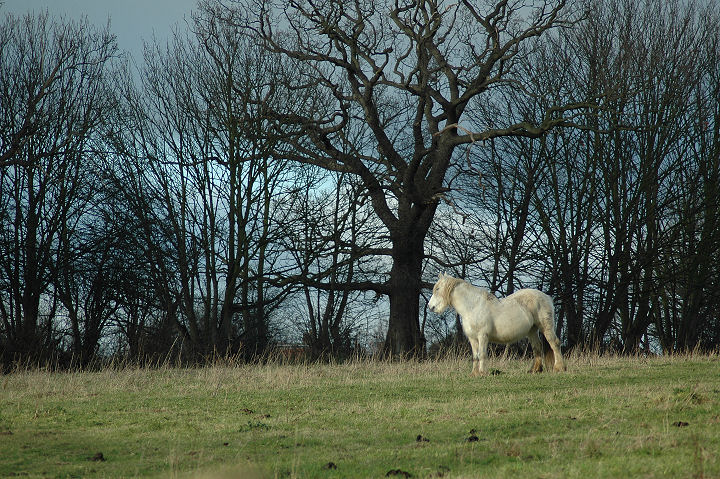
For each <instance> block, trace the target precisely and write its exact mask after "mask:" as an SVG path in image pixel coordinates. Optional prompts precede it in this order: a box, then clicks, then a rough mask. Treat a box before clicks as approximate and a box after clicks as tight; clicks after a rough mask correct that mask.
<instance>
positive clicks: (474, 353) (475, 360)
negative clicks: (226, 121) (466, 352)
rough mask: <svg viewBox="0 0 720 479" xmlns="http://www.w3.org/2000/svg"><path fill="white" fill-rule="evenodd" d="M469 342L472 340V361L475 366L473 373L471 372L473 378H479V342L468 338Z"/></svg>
mask: <svg viewBox="0 0 720 479" xmlns="http://www.w3.org/2000/svg"><path fill="white" fill-rule="evenodd" d="M468 340H470V348H471V349H472V360H473V366H472V371H471V372H470V375H471V376H477V375H479V374H480V369H479V368H478V348H479V344H478V340H477V338H470V337H468Z"/></svg>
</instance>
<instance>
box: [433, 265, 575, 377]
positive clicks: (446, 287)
mask: <svg viewBox="0 0 720 479" xmlns="http://www.w3.org/2000/svg"><path fill="white" fill-rule="evenodd" d="M428 306H429V307H430V311H432V312H435V313H442V312H443V311H445V309H446V308H447V307H448V306H452V307H453V308H455V311H457V312H458V314H460V317H461V319H462V327H463V331H464V332H465V336H467V338H468V339H469V340H470V346H471V347H472V352H473V369H472V375H473V376H477V375H480V374H483V375H484V374H487V365H486V359H487V346H488V342H490V341H492V342H493V343H502V344H508V343H514V342H515V341H518V340H520V339H522V338H524V337H527V338H528V339H529V340H530V345H531V346H532V350H533V355H534V356H535V360H534V363H533V366H532V368H531V369H530V372H541V371H542V369H543V343H542V340H541V339H540V337H539V336H538V332H541V333H542V334H543V335H544V336H545V338H546V339H547V341H548V343H549V344H550V348H551V349H550V350H549V351H548V352H547V357H546V359H547V361H548V363H553V362H554V364H553V369H554V370H555V371H565V370H566V368H565V362H564V361H563V357H562V352H561V351H560V340H559V339H558V337H557V336H556V335H555V310H554V308H553V303H552V299H551V298H550V296H548V295H547V294H545V293H543V292H542V291H538V290H537V289H521V290H519V291H516V292H515V293H513V294H511V295H510V296H508V297H506V298H504V299H497V298H496V297H495V296H494V295H492V294H490V293H489V292H488V291H487V290H486V289H484V288H477V287H475V286H473V285H471V284H470V283H468V282H466V281H463V280H462V279H458V278H453V277H452V276H448V275H445V274H442V273H441V274H440V276H439V278H438V281H437V283H435V286H434V287H433V294H432V297H431V298H430V302H429V303H428Z"/></svg>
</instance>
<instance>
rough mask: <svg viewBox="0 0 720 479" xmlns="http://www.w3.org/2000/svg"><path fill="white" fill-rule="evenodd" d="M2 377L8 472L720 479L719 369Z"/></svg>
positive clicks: (0, 426)
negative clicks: (475, 376) (713, 478)
mask: <svg viewBox="0 0 720 479" xmlns="http://www.w3.org/2000/svg"><path fill="white" fill-rule="evenodd" d="M567 363H568V364H567V366H568V371H567V372H565V373H543V374H528V373H526V370H527V369H528V367H529V366H530V362H529V361H528V360H518V359H505V360H503V359H502V358H491V359H490V364H489V366H490V369H491V371H493V372H494V373H495V374H493V375H490V376H486V377H480V378H474V377H470V374H469V373H470V368H471V363H470V358H469V357H467V358H461V359H457V358H451V359H445V360H438V361H425V362H383V361H357V362H349V363H345V364H330V365H303V364H300V365H283V364H277V363H274V364H273V363H271V364H266V365H255V366H248V365H237V366H235V365H225V366H214V367H207V368H195V369H173V368H159V369H154V370H146V369H137V368H121V369H106V370H103V371H100V372H65V373H51V372H46V371H37V370H28V371H18V372H15V373H13V374H9V375H6V376H0V381H1V384H0V477H30V478H35V477H58V478H65V477H103V478H109V477H163V478H168V477H178V478H186V477H187V478H226V477H228V478H229V477H258V478H265V477H267V478H274V477H278V478H284V477H290V478H292V477H298V478H312V477H318V478H340V477H378V478H379V477H415V478H430V477H433V478H438V477H444V478H472V477H485V478H503V477H530V478H534V477H537V478H561V477H562V478H565V477H571V478H572V477H575V478H589V477H600V478H602V477H608V478H609V477H668V478H670V477H672V478H710V477H720V457H719V456H718V455H717V454H716V452H717V451H720V358H719V357H718V356H717V355H712V356H698V355H696V356H683V357H662V358H642V357H634V358H615V357H611V358H604V357H598V356H592V355H588V356H580V357H570V358H568V361H567Z"/></svg>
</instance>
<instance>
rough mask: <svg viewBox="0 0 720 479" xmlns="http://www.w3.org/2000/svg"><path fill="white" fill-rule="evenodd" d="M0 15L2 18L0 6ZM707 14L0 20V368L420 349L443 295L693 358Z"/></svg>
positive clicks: (705, 144)
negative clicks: (535, 314)
mask: <svg viewBox="0 0 720 479" xmlns="http://www.w3.org/2000/svg"><path fill="white" fill-rule="evenodd" d="M0 14H3V11H2V7H0ZM719 27H720V12H718V9H717V6H716V5H715V4H714V3H713V2H702V1H698V2H681V1H673V2H665V1H659V0H645V1H643V2H634V1H630V0H603V1H600V2H588V3H585V2H564V1H553V2H550V1H547V2H536V3H534V4H532V5H531V6H524V5H520V4H516V3H514V2H508V1H497V2H489V3H487V4H482V5H476V4H474V3H472V2H469V1H460V2H454V3H450V2H436V1H430V0H426V1H420V2H417V1H416V2H401V1H399V0H397V1H389V0H365V1H359V2H342V1H339V0H338V1H330V2H314V1H309V0H305V1H300V0H298V1H294V2H290V3H288V4H286V2H278V3H277V4H275V3H274V2H272V1H270V0H257V1H250V0H201V1H199V2H198V4H197V8H196V10H195V11H194V12H193V14H192V16H191V18H190V19H188V21H187V25H185V26H184V28H180V27H178V29H177V30H176V32H175V34H174V36H173V38H172V39H170V40H169V41H168V42H167V43H165V44H161V43H159V42H154V43H149V44H147V45H146V47H145V52H144V58H143V59H142V61H139V60H138V61H133V59H131V58H129V57H128V55H127V54H126V53H123V52H120V51H119V50H118V48H117V45H116V42H115V38H114V36H113V35H112V32H111V31H110V29H109V28H108V27H104V28H103V27H98V26H94V25H91V24H89V23H88V22H87V20H81V21H71V20H68V19H65V18H53V17H51V16H50V15H49V14H47V13H41V14H34V15H25V16H14V15H11V14H4V15H3V20H2V22H1V23H0V319H1V320H0V351H2V358H1V359H2V363H3V364H4V365H5V366H10V365H11V364H13V363H14V362H16V361H57V362H58V363H59V364H70V363H72V364H75V365H80V366H84V365H87V364H90V363H91V362H92V361H93V360H95V359H97V358H98V357H108V356H117V357H122V358H125V359H128V360H132V361H148V360H155V359H157V358H174V359H178V360H182V361H198V360H206V359H208V358H214V357H218V356H225V355H233V356H238V357H241V358H245V359H252V358H254V357H257V356H258V355H262V354H265V353H266V352H267V351H268V350H269V349H272V348H273V347H276V346H277V345H278V344H282V343H302V344H304V345H305V346H306V347H307V352H308V354H309V355H310V356H312V357H313V358H318V357H323V356H335V357H344V356H347V355H349V354H353V353H358V352H360V351H362V352H367V351H368V350H370V349H372V348H376V349H377V350H378V351H379V352H382V353H385V354H415V355H424V354H426V351H427V348H428V346H429V343H438V344H441V343H444V342H447V340H449V339H452V338H457V335H458V333H459V323H458V321H457V319H456V318H454V317H453V316H452V315H445V316H441V317H438V316H433V315H431V314H428V311H427V310H426V300H427V297H428V292H429V291H428V290H427V288H428V286H431V285H432V282H433V281H434V279H435V278H436V277H437V273H438V272H441V271H444V272H447V273H451V274H455V275H458V276H461V277H463V278H466V279H468V280H469V281H471V282H473V283H475V284H478V285H484V286H487V287H489V288H490V289H491V290H492V291H495V292H497V294H499V295H504V294H509V293H511V292H513V291H514V290H516V289H518V288H521V287H536V288H539V289H542V290H544V291H546V292H548V293H549V294H551V295H552V296H553V297H554V298H555V305H556V312H557V317H558V335H559V337H560V338H561V339H562V341H563V343H564V346H565V347H566V348H576V347H580V348H584V347H600V348H612V349H614V350H617V351H623V352H636V351H638V350H647V351H654V352H659V351H662V352H666V353H667V352H674V351H683V350H688V349H695V348H700V349H716V348H717V347H718V344H719V342H720V316H719V314H718V311H720V308H718V306H719V305H720V290H719V289H718V281H719V279H720V268H719V267H718V264H719V262H718V261H717V258H718V253H719V251H718V250H719V249H720V227H719V226H720V225H718V220H717V211H718V209H719V208H718V207H719V206H720V204H719V203H720V199H719V197H718V194H719V192H718V189H719V188H720V178H719V176H720V122H719V121H718V120H719V119H720V66H719V65H720V61H719V60H720V28H719Z"/></svg>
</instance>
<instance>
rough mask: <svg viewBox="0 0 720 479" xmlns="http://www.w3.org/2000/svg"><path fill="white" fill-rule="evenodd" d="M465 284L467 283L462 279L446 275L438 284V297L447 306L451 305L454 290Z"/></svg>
mask: <svg viewBox="0 0 720 479" xmlns="http://www.w3.org/2000/svg"><path fill="white" fill-rule="evenodd" d="M464 282H465V281H464V280H462V279H460V278H453V277H452V276H448V275H445V276H443V277H442V278H441V279H440V281H438V282H437V288H438V289H437V295H438V296H440V297H441V298H442V299H443V301H445V303H446V304H450V295H451V294H452V292H453V289H455V287H456V286H457V285H458V284H460V283H464Z"/></svg>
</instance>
